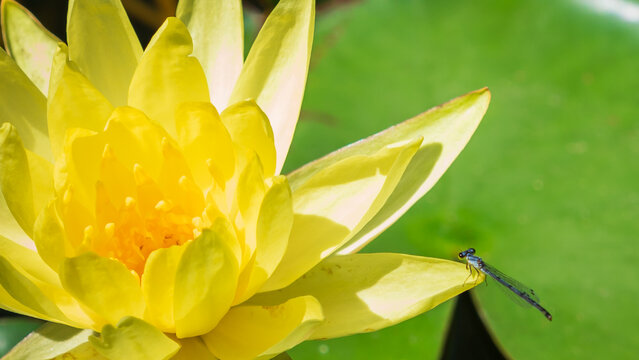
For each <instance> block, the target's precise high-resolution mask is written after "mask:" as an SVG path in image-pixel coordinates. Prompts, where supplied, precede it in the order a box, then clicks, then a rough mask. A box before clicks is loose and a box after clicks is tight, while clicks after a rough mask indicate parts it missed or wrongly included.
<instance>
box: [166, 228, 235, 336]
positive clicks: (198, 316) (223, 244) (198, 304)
mask: <svg viewBox="0 0 639 360" xmlns="http://www.w3.org/2000/svg"><path fill="white" fill-rule="evenodd" d="M216 230H218V231H215V232H214V231H211V230H209V229H205V230H203V231H202V234H201V235H200V236H199V237H198V238H197V239H195V240H193V241H192V242H191V243H189V244H188V245H187V247H186V249H185V250H184V254H182V258H181V259H180V263H179V264H178V268H177V273H176V274H175V305H174V306H175V330H176V335H177V337H178V338H185V337H191V336H197V335H202V334H205V333H207V332H209V331H211V330H212V329H213V327H215V325H217V323H218V322H219V321H220V319H221V318H222V316H224V314H225V313H226V311H227V310H228V309H229V307H230V305H231V302H232V301H233V297H234V295H235V287H236V285H237V276H238V263H237V260H236V258H235V255H234V254H233V250H232V249H231V248H230V246H229V245H228V244H229V243H230V242H231V241H233V240H232V239H229V238H232V237H233V234H231V233H230V232H226V231H221V230H222V228H218V229H216Z"/></svg>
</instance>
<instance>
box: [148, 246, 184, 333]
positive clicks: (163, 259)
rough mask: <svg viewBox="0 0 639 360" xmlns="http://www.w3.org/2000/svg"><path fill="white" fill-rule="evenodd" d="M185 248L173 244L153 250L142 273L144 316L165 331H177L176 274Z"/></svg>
mask: <svg viewBox="0 0 639 360" xmlns="http://www.w3.org/2000/svg"><path fill="white" fill-rule="evenodd" d="M184 249H186V246H171V247H169V248H165V249H158V250H156V251H154V252H152V253H151V255H150V256H149V257H148V259H147V260H146V265H145V267H144V274H142V292H143V293H144V299H145V301H146V312H145V314H144V318H145V319H148V321H149V322H151V323H153V324H154V325H155V326H157V327H158V328H159V329H160V330H162V331H165V332H175V318H174V314H173V310H174V301H173V299H174V297H175V274H176V270H177V267H178V264H179V263H180V259H181V258H182V254H183V253H184Z"/></svg>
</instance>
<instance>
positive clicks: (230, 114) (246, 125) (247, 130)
mask: <svg viewBox="0 0 639 360" xmlns="http://www.w3.org/2000/svg"><path fill="white" fill-rule="evenodd" d="M222 122H224V126H226V128H227V129H228V131H229V133H230V135H231V138H232V139H233V142H234V143H235V144H238V145H239V146H241V147H243V148H245V149H248V150H251V151H255V152H256V153H257V155H258V156H259V158H260V162H261V163H262V166H263V167H264V175H265V176H267V177H270V176H272V175H273V174H274V173H275V162H276V154H275V144H274V142H273V141H274V140H273V130H272V129H271V124H270V123H269V119H268V118H267V117H266V114H264V112H262V110H261V109H260V108H259V106H257V104H256V103H255V102H254V101H252V100H249V101H241V102H238V103H235V104H233V105H231V106H229V107H228V108H227V109H226V110H224V112H222Z"/></svg>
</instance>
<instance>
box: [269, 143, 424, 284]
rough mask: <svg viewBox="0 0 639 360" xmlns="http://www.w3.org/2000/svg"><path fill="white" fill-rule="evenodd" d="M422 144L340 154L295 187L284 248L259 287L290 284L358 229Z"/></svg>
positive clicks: (376, 207) (380, 203)
mask: <svg viewBox="0 0 639 360" xmlns="http://www.w3.org/2000/svg"><path fill="white" fill-rule="evenodd" d="M420 144H421V138H417V139H414V140H412V141H409V142H405V143H399V144H394V145H393V146H388V147H384V148H382V149H381V150H379V151H377V152H376V153H374V154H373V155H368V156H365V155H356V156H352V157H350V158H346V159H343V160H341V161H338V162H336V163H334V164H331V165H330V166H328V167H326V168H324V169H322V171H319V172H317V173H315V174H314V176H313V177H311V178H309V179H308V180H307V181H306V182H305V183H304V184H302V185H301V186H299V187H298V188H293V202H294V204H293V209H294V212H295V219H294V221H293V229H292V231H291V237H290V239H289V243H288V248H287V249H286V253H285V254H284V258H283V259H282V261H281V262H280V265H279V266H278V268H277V269H276V270H275V272H274V273H273V276H271V278H269V280H268V282H267V283H266V284H265V286H264V288H263V289H261V290H262V291H267V290H274V289H278V288H280V287H284V286H286V285H288V284H290V283H291V282H293V281H294V280H295V279H297V278H298V277H300V276H301V275H302V274H304V273H305V272H306V271H308V270H310V269H311V268H312V267H313V266H315V265H316V264H317V263H319V262H320V261H321V260H322V259H323V258H325V257H327V256H328V255H330V254H332V253H333V252H334V251H335V250H337V249H338V248H339V247H340V246H341V245H342V244H344V243H345V242H346V241H348V239H349V237H350V236H352V235H354V234H356V233H357V231H359V229H361V227H362V226H364V224H366V223H367V222H368V220H370V218H372V217H373V215H375V213H377V211H379V209H380V208H381V207H382V206H383V204H384V202H385V201H386V199H387V198H388V196H389V195H390V194H391V193H392V191H393V189H394V188H395V186H396V185H397V183H398V181H399V179H400V177H401V176H402V174H403V173H404V170H405V169H406V166H407V165H408V163H409V162H410V161H411V159H412V157H413V155H414V154H415V152H416V151H417V149H418V148H419V146H420Z"/></svg>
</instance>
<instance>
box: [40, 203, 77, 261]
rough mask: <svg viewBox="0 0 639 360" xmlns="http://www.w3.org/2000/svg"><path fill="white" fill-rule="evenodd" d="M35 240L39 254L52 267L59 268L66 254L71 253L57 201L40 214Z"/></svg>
mask: <svg viewBox="0 0 639 360" xmlns="http://www.w3.org/2000/svg"><path fill="white" fill-rule="evenodd" d="M33 241H34V243H35V246H36V248H37V249H38V255H40V257H41V258H42V260H44V262H46V263H47V265H49V266H50V267H51V269H55V270H57V269H59V268H60V264H62V261H63V260H64V258H65V256H66V255H71V244H69V243H68V241H67V240H66V234H65V233H64V228H63V226H62V222H61V221H60V218H59V216H58V213H57V211H56V206H55V201H51V203H50V204H49V205H47V206H46V207H45V208H44V209H43V210H42V211H41V212H40V215H38V218H37V219H36V222H35V224H34V226H33Z"/></svg>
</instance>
